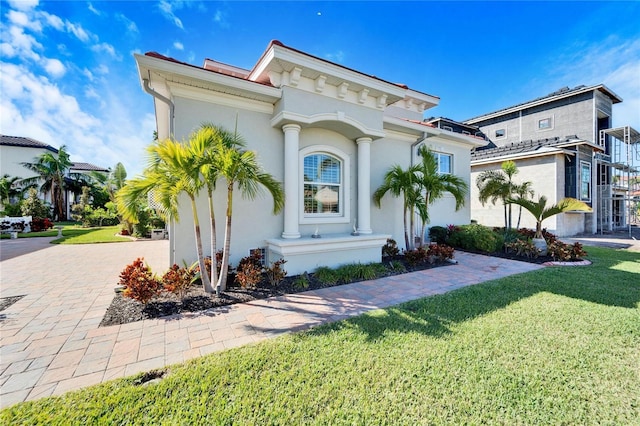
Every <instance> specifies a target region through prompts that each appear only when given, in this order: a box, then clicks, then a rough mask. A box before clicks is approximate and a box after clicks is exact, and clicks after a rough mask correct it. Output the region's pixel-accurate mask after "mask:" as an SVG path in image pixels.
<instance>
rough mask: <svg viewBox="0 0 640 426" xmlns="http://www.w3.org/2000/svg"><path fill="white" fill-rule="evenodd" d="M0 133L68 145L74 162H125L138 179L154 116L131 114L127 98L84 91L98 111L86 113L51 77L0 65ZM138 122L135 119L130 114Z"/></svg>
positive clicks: (15, 66)
mask: <svg viewBox="0 0 640 426" xmlns="http://www.w3.org/2000/svg"><path fill="white" fill-rule="evenodd" d="M0 67H2V73H1V74H0V85H1V86H2V87H3V96H2V98H1V99H0V106H1V108H2V112H3V113H2V115H0V131H1V132H2V133H3V134H11V135H20V136H26V137H32V138H35V139H37V140H40V141H42V142H45V143H48V144H51V145H53V146H60V145H62V144H65V145H67V147H68V149H69V152H70V153H71V159H72V161H86V162H90V163H94V164H97V165H100V166H104V167H109V166H112V165H114V164H115V163H117V162H118V161H121V162H123V163H124V165H125V167H126V168H127V170H128V171H129V172H130V173H131V175H134V174H135V173H137V172H139V171H140V170H141V168H142V164H141V163H142V161H141V158H142V156H143V153H144V147H145V146H146V145H148V144H149V142H150V140H151V136H152V132H153V129H154V128H155V117H154V115H153V114H152V113H148V112H147V113H144V114H142V113H139V112H136V111H133V109H134V108H135V107H133V106H132V105H133V104H135V103H134V102H131V100H130V99H128V98H127V96H126V94H123V93H113V92H108V91H106V90H104V88H102V89H100V88H98V89H93V88H88V89H86V91H85V93H84V95H85V96H86V97H88V98H91V99H95V100H96V101H97V102H94V104H97V105H99V107H100V108H99V110H97V111H96V112H94V113H89V112H87V111H86V110H85V109H84V108H83V107H82V105H81V104H80V102H78V100H77V99H76V97H74V96H71V95H69V94H67V93H64V92H62V91H61V89H60V88H59V87H58V86H56V85H55V84H53V83H52V82H51V81H50V80H49V79H48V78H46V77H43V76H38V75H35V74H34V73H33V72H32V70H31V69H30V68H29V67H28V66H24V65H15V64H11V63H5V62H3V63H0ZM134 115H135V116H136V117H137V119H136V120H132V119H131V117H132V116H134Z"/></svg>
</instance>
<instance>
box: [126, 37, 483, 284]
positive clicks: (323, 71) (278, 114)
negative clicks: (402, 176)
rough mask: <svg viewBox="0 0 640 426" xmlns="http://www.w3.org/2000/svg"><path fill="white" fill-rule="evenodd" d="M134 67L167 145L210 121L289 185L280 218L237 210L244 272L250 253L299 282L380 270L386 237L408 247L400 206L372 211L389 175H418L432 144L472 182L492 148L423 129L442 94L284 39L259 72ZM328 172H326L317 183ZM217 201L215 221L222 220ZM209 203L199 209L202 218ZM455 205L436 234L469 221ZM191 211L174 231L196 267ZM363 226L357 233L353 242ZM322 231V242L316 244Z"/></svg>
mask: <svg viewBox="0 0 640 426" xmlns="http://www.w3.org/2000/svg"><path fill="white" fill-rule="evenodd" d="M135 58H136V61H137V64H138V70H139V75H140V79H141V84H142V86H143V88H144V90H145V91H146V92H147V93H149V94H151V95H152V96H153V97H154V105H155V111H156V122H157V131H158V136H159V138H160V139H163V138H168V137H171V136H173V137H175V138H176V139H177V140H181V139H183V138H186V137H188V135H189V134H190V133H191V132H192V131H194V130H196V129H197V128H198V126H199V125H200V124H201V123H203V122H212V123H214V124H217V125H222V126H224V127H226V128H227V129H230V130H233V129H235V128H236V124H237V129H238V132H239V133H240V134H241V135H242V136H243V137H244V139H245V140H246V142H247V146H248V148H249V149H252V150H255V151H256V152H257V153H258V157H259V159H260V161H261V163H262V165H263V167H264V168H265V170H266V171H267V172H268V173H270V174H272V175H273V176H274V177H275V178H276V179H277V180H279V181H281V182H283V186H284V190H285V197H286V201H285V207H284V210H283V212H282V213H280V214H278V215H275V216H274V215H272V214H271V210H272V200H271V199H270V198H269V197H267V196H265V197H264V198H257V199H256V200H253V201H245V200H242V199H241V197H240V196H237V201H235V200H234V220H233V230H232V236H233V237H232V247H231V253H230V255H231V262H232V263H233V264H234V265H235V264H237V262H238V261H239V260H240V258H242V257H244V256H247V255H248V254H249V251H250V250H252V249H261V250H264V253H265V254H266V257H267V259H266V260H267V261H268V262H273V261H275V260H278V259H279V258H284V259H286V260H287V262H288V263H287V264H286V269H287V271H288V272H289V273H291V274H297V273H301V272H304V271H309V272H311V271H313V270H314V269H315V268H316V267H318V266H321V265H327V266H337V265H340V264H345V263H352V262H373V261H380V257H381V247H382V245H383V244H384V243H385V242H386V240H387V238H389V237H392V238H394V239H395V240H396V241H398V243H399V244H400V245H401V246H403V245H404V244H403V242H404V238H403V235H404V233H403V220H402V216H403V208H402V201H401V200H400V199H396V198H393V197H391V196H389V195H388V196H386V197H385V198H384V199H383V200H382V207H381V208H380V209H379V208H376V207H375V206H374V205H373V203H372V194H373V191H375V189H377V188H378V187H379V186H380V185H381V184H382V182H383V177H384V174H385V173H386V172H387V170H388V169H389V168H390V167H391V166H392V165H394V164H398V165H400V166H402V167H403V168H406V167H407V166H409V165H410V164H411V163H412V162H414V161H416V153H417V149H418V147H419V146H420V145H421V144H425V145H427V146H428V147H430V148H431V149H432V150H433V151H435V152H436V153H437V155H438V156H440V157H442V161H441V164H443V167H444V169H443V170H442V173H454V174H456V175H458V176H461V177H463V178H464V179H465V180H466V181H467V182H468V181H469V168H470V165H469V161H470V150H471V148H473V147H475V146H479V145H480V143H484V141H479V140H478V139H477V138H474V137H470V136H467V135H462V134H459V133H454V132H450V131H447V130H442V129H437V128H435V127H433V126H432V125H429V124H428V123H425V122H424V121H423V113H424V111H425V110H427V109H429V108H431V107H433V106H435V105H437V104H438V102H439V98H437V97H435V96H432V95H429V94H426V93H423V92H419V91H416V90H412V89H410V88H408V87H406V86H404V85H400V84H395V83H390V82H388V81H385V80H382V79H380V78H377V77H374V76H371V75H367V74H363V73H362V72H359V71H356V70H353V69H349V68H346V67H344V66H341V65H338V64H335V63H332V62H329V61H326V60H323V59H320V58H317V57H314V56H311V55H309V54H307V53H304V52H301V51H299V50H296V49H292V48H290V47H287V46H285V45H283V44H282V43H280V42H277V41H274V42H271V43H270V44H269V46H268V47H267V49H266V51H265V52H264V53H263V55H262V56H261V57H260V58H259V60H258V62H257V63H256V65H255V66H254V67H253V69H251V70H244V69H241V68H238V67H234V66H230V65H227V64H223V63H220V62H216V61H213V60H210V59H206V60H205V62H204V65H203V66H202V67H198V66H193V65H189V64H186V63H182V62H179V61H177V60H175V59H172V58H168V57H166V56H163V55H160V54H158V53H147V54H145V55H135ZM320 167H322V168H323V170H324V171H325V173H320V174H319V173H316V172H317V169H318V168H320ZM307 172H309V173H307ZM311 172H314V174H315V175H316V176H319V177H320V179H319V180H318V179H311V177H310V176H309V174H310V173H311ZM219 191H220V192H219V193H217V194H216V198H215V199H216V200H217V205H218V206H219V207H218V210H216V214H217V217H223V216H224V210H223V208H222V206H223V205H224V194H223V192H221V191H222V189H220V190H219ZM185 200H186V198H185ZM205 201H206V200H205V197H204V196H202V197H201V199H200V200H199V204H198V205H199V207H200V209H201V212H203V214H204V212H206V211H207V210H206V202H205ZM236 202H237V204H236ZM454 207H455V202H454V199H453V197H452V196H451V197H445V198H444V199H442V200H441V201H440V202H438V203H437V204H435V205H434V206H432V208H431V224H432V225H447V224H451V223H455V224H464V223H468V222H469V220H470V212H469V208H468V203H467V206H466V207H465V208H463V209H462V210H459V211H457V212H456V211H455V208H454ZM189 208H190V207H189V203H187V202H184V203H182V204H181V206H180V211H181V213H180V218H181V221H180V223H174V224H172V225H171V226H170V230H169V236H170V240H171V259H170V260H171V262H172V263H178V264H182V261H183V260H184V261H187V262H190V261H194V260H195V259H196V253H195V247H194V242H193V238H194V237H193V225H192V222H191V221H190V213H189ZM204 222H206V221H201V227H202V229H203V232H204V235H208V233H209V228H208V227H207V226H208V225H207V224H205V223H204ZM354 228H356V229H357V230H358V234H359V235H357V236H353V235H351V233H352V232H353V230H354ZM316 231H317V232H318V234H320V236H321V238H311V235H312V234H314V233H316ZM220 239H221V236H220ZM205 254H207V255H209V254H210V253H205Z"/></svg>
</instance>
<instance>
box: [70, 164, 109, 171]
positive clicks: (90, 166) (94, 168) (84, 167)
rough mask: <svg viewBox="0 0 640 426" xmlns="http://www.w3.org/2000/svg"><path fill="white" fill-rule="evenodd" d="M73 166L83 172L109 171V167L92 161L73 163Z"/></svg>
mask: <svg viewBox="0 0 640 426" xmlns="http://www.w3.org/2000/svg"><path fill="white" fill-rule="evenodd" d="M71 168H72V169H74V170H78V171H83V172H105V173H107V172H109V169H105V168H104V167H100V166H96V165H95V164H91V163H73V164H72V165H71Z"/></svg>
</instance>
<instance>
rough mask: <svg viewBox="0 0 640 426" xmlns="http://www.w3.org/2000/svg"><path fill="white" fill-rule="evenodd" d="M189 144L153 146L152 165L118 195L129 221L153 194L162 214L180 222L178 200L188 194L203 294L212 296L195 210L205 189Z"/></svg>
mask: <svg viewBox="0 0 640 426" xmlns="http://www.w3.org/2000/svg"><path fill="white" fill-rule="evenodd" d="M189 144H190V141H188V142H187V143H186V145H185V144H181V143H179V142H175V141H173V140H170V139H168V140H164V141H159V142H156V143H154V144H153V145H151V146H150V147H149V148H148V152H149V165H148V166H147V167H146V168H145V170H144V171H143V174H142V176H141V177H138V178H134V179H132V180H130V181H129V182H127V184H126V185H125V186H124V187H123V188H122V190H121V191H120V192H119V193H118V196H117V198H118V201H119V203H118V204H119V207H120V210H121V212H122V213H124V214H125V216H126V217H128V218H129V219H134V218H135V215H136V211H137V205H138V203H139V200H140V199H141V198H143V197H146V196H148V195H149V194H150V193H151V194H152V196H153V197H154V199H155V201H156V202H158V204H160V205H161V206H162V207H163V209H162V212H161V213H162V214H163V216H164V217H165V218H167V219H175V220H176V221H179V219H180V218H179V215H178V209H177V206H178V196H179V195H180V194H181V193H183V192H184V193H186V195H187V196H188V197H189V200H190V201H191V210H192V214H193V226H194V234H195V240H196V253H197V256H198V265H199V267H200V271H201V274H200V276H201V280H202V285H203V288H204V291H206V292H207V293H213V287H212V285H211V281H210V280H209V275H208V274H207V273H206V267H205V263H204V255H203V250H202V235H201V232H200V221H199V218H198V210H197V207H196V196H197V195H198V193H199V191H200V189H201V188H202V185H203V182H202V180H201V179H200V171H199V162H198V161H199V160H198V159H197V158H195V157H193V156H192V155H190V154H191V153H190V151H189V148H188V146H189Z"/></svg>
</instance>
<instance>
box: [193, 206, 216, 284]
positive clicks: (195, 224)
mask: <svg viewBox="0 0 640 426" xmlns="http://www.w3.org/2000/svg"><path fill="white" fill-rule="evenodd" d="M189 198H190V199H191V210H192V211H193V228H194V231H195V234H196V253H197V254H198V265H199V266H200V279H201V280H202V287H203V289H204V291H206V292H207V293H213V287H212V286H211V281H209V274H207V268H206V266H205V264H204V255H203V253H202V234H201V233H200V221H199V220H198V210H197V208H196V198H195V197H194V196H193V195H190V196H189Z"/></svg>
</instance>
